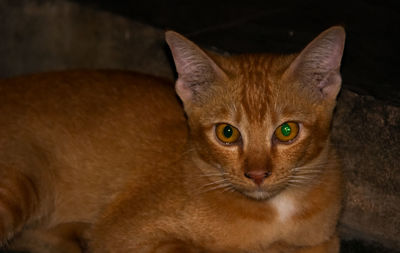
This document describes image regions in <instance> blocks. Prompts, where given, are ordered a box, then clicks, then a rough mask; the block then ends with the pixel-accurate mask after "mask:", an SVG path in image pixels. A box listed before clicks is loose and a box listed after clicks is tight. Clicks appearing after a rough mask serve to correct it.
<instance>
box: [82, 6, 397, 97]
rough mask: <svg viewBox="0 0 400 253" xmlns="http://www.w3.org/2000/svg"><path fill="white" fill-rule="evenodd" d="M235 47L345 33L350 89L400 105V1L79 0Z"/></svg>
mask: <svg viewBox="0 0 400 253" xmlns="http://www.w3.org/2000/svg"><path fill="white" fill-rule="evenodd" d="M75 2H78V3H80V4H84V5H88V6H92V7H93V8H100V9H104V10H107V11H111V12H115V13H118V14H120V15H123V16H126V17H128V18H132V19H134V20H138V21H141V22H143V23H146V24H150V25H153V26H155V27H158V28H162V29H173V30H176V31H178V32H180V33H182V34H184V35H185V36H187V37H189V38H190V39H192V40H194V41H196V42H197V43H199V44H200V45H203V46H205V47H213V48H214V49H217V50H218V49H219V50H224V51H228V52H231V53H243V52H247V53H248V52H278V53H281V52H296V51H299V50H301V49H302V48H303V47H304V46H305V45H306V44H307V43H308V42H309V41H311V40H312V39H313V38H314V37H315V36H316V35H318V34H319V33H320V32H322V31H323V30H324V29H326V28H328V27H330V26H332V25H342V26H344V27H345V29H346V31H347V41H346V51H345V55H344V59H343V63H342V66H343V67H342V74H343V80H344V83H343V84H344V87H346V88H348V89H350V90H352V91H356V92H357V93H359V94H368V95H372V96H374V97H376V98H378V99H383V100H386V101H388V102H390V103H393V104H395V105H400V87H399V82H400V76H399V74H398V70H399V68H400V64H399V59H398V56H399V55H400V54H399V42H400V40H399V39H398V35H399V31H400V30H399V28H400V18H399V16H400V1H398V0H385V1H377V0H375V1H374V0H349V1H317V0H313V1H268V0H265V1H226V0H223V1H216V0H215V1H184V0H170V1H163V0H144V1H105V0H100V1H96V0H75Z"/></svg>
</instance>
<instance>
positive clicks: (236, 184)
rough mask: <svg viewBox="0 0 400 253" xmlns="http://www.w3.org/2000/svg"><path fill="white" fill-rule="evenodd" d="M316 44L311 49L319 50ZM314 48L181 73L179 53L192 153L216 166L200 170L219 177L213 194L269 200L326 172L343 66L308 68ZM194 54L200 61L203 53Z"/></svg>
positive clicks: (202, 64) (204, 64) (206, 62)
mask: <svg viewBox="0 0 400 253" xmlns="http://www.w3.org/2000/svg"><path fill="white" fill-rule="evenodd" d="M339 33H340V31H339ZM321 36H322V35H321ZM339 36H340V35H339ZM325 37H326V35H325ZM342 37H343V36H342ZM316 41H317V42H318V38H317V39H316ZM313 43H314V44H315V43H316V42H314V41H313V42H312V43H311V44H310V45H311V46H310V45H309V46H308V47H307V48H310V47H311V49H313V50H315V49H314V48H313V46H314V44H313ZM339 44H340V42H339ZM170 45H171V43H170ZM189 46H192V45H191V44H189ZM177 48H178V50H179V48H181V45H180V46H177ZM307 48H306V49H305V51H306V53H302V54H300V55H299V56H297V57H295V56H271V55H243V56H238V57H230V58H223V57H214V59H213V60H211V58H207V55H205V54H204V52H200V57H199V58H200V59H197V61H195V65H193V66H190V65H188V64H187V63H186V65H185V69H183V70H182V69H181V73H180V70H179V66H178V65H179V64H180V63H179V59H177V57H176V54H177V53H176V52H175V54H174V57H175V61H176V62H177V69H178V73H179V74H180V79H178V81H177V92H178V94H179V95H180V97H181V98H182V100H183V102H184V104H185V110H186V112H187V114H188V118H189V124H190V129H191V141H192V145H193V148H194V149H195V150H196V153H197V154H198V155H199V156H200V158H201V159H202V160H203V161H205V162H206V163H207V164H209V165H210V166H205V167H204V168H200V169H201V170H202V173H203V174H204V175H205V176H207V175H220V177H219V178H220V179H218V180H219V182H218V184H217V185H216V186H214V188H216V189H217V188H218V186H220V189H222V190H236V191H239V192H241V193H243V194H245V195H247V196H249V197H252V198H256V199H266V198H269V197H271V196H273V195H275V194H277V193H278V192H279V191H281V190H282V189H284V188H286V187H288V186H296V185H301V184H306V183H309V182H310V181H311V180H312V178H313V177H314V176H316V175H318V173H319V172H320V171H321V169H322V168H323V165H324V164H323V163H324V162H325V159H322V158H321V157H323V155H324V149H325V148H326V146H327V145H329V141H328V139H329V126H330V120H331V116H332V110H333V108H334V105H335V97H336V95H337V92H338V90H339V87H340V76H338V75H339V74H338V72H337V69H338V66H334V68H333V70H332V69H329V71H328V72H327V73H318V72H316V70H315V69H312V68H310V66H308V65H306V66H304V61H305V59H306V60H307V59H308V58H306V57H309V54H310V53H309V52H307ZM172 49H173V48H172ZM318 49H320V48H318ZM196 50H197V49H196ZM308 50H310V49H308ZM339 50H342V47H341V49H340V46H339ZM188 51H190V53H191V54H192V55H191V56H190V57H191V59H190V60H191V61H193V59H194V56H193V55H196V52H195V53H194V52H193V51H191V50H186V51H185V52H186V54H188ZM173 52H174V49H173ZM197 54H198V53H197ZM203 54H204V55H203ZM304 54H306V55H305V56H304ZM340 56H341V52H340ZM182 57H183V58H185V57H189V56H188V55H186V56H182ZM203 57H204V58H203ZM315 57H316V58H318V56H314V58H315ZM299 58H300V60H299ZM304 58H305V59H304ZM181 59H182V58H181ZM334 60H335V61H336V62H338V60H337V59H334ZM210 61H211V63H210ZM339 62H340V59H339ZM214 64H215V65H214ZM318 64H320V62H319V63H318ZM337 64H338V63H337ZM210 65H211V66H210ZM333 65H334V64H333ZM188 66H189V67H188ZM191 68H192V69H191ZM310 69H311V70H310ZM186 70H188V71H189V72H190V75H188V73H185V71H186ZM317 70H318V69H317ZM306 71H312V73H311V74H307V73H305V72H306ZM310 75H312V77H311V78H314V79H317V80H313V79H309V78H310V77H309V76H310ZM323 82H325V83H323ZM332 86H336V87H332ZM217 178H218V177H217ZM211 185H212V184H211ZM218 189H219V188H218Z"/></svg>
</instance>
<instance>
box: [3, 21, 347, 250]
mask: <svg viewBox="0 0 400 253" xmlns="http://www.w3.org/2000/svg"><path fill="white" fill-rule="evenodd" d="M167 41H168V44H169V45H170V47H171V50H172V53H173V56H174V59H175V63H176V66H177V71H178V74H179V78H178V81H177V83H176V90H177V93H178V95H179V96H180V98H181V100H182V102H183V104H184V109H185V112H186V114H187V117H188V119H187V121H186V120H185V118H184V116H183V110H182V108H181V107H180V105H179V103H178V101H177V98H176V97H175V95H174V93H173V91H172V88H171V87H172V86H169V85H168V84H167V83H164V82H162V81H160V80H157V79H153V78H151V77H147V76H141V75H131V74H127V73H113V72H108V73H97V72H92V73H88V74H83V73H77V72H75V73H70V74H53V76H51V75H49V76H47V77H46V76H36V77H35V76H34V77H31V78H30V79H15V80H14V81H6V82H5V83H2V84H1V86H0V87H1V89H0V92H1V94H2V96H3V94H7V96H6V97H5V98H6V99H5V100H3V101H5V102H3V101H1V102H0V103H1V106H0V110H2V111H1V117H0V123H1V125H2V129H1V133H0V153H1V154H0V165H1V166H2V167H1V170H0V173H2V180H1V181H0V187H2V188H3V189H5V190H3V191H2V192H7V191H8V190H7V187H8V186H7V184H6V183H3V182H7V180H4V179H3V178H7V177H10V176H9V175H11V174H10V173H9V172H10V171H13V170H17V171H20V172H21V173H20V174H24V175H27V176H28V178H30V179H29V180H28V179H24V178H22V179H19V180H25V181H26V182H28V184H24V185H28V186H29V187H31V188H29V189H25V190H19V191H20V192H21V193H20V195H21V196H25V195H29V194H30V195H32V196H31V197H29V198H28V199H35V198H37V197H38V196H39V197H40V199H41V202H40V203H36V202H35V201H31V200H30V201H25V202H26V203H28V204H29V203H31V204H30V205H27V206H24V205H25V204H21V207H22V208H21V209H23V210H28V209H29V208H31V209H32V210H36V212H32V211H30V212H29V211H24V212H23V213H22V215H21V216H18V215H17V214H16V213H15V212H14V210H17V209H16V208H18V207H15V208H14V209H13V205H12V203H10V202H12V200H10V198H9V197H7V195H4V194H3V195H0V196H2V198H0V200H3V198H4V199H5V201H2V202H0V205H2V206H0V207H2V208H1V209H0V214H1V216H0V217H1V218H2V220H0V222H2V223H0V225H2V226H3V227H0V229H3V231H4V226H5V225H8V224H7V218H9V217H10V214H11V213H13V212H14V214H13V215H11V216H15V217H17V218H16V221H20V222H19V223H18V222H17V223H15V224H13V225H9V227H7V228H8V229H7V228H6V231H7V232H11V231H18V230H20V229H21V228H22V224H25V223H27V224H28V227H29V226H32V227H34V225H31V223H32V222H28V221H35V220H38V218H41V220H40V222H38V223H37V224H38V225H36V227H39V228H43V227H44V228H51V227H53V226H57V225H58V224H61V225H59V229H57V228H56V229H55V230H56V231H50V233H53V232H54V233H55V234H57V233H58V234H59V235H60V237H62V236H64V235H65V230H67V231H69V232H68V233H67V234H68V235H69V237H71V233H72V234H74V235H75V234H76V233H79V232H80V230H85V229H86V228H87V230H85V237H87V238H86V239H88V240H89V250H90V251H91V252H143V253H144V252H146V253H147V252H270V253H273V252H338V239H337V236H336V232H335V231H336V223H337V219H338V215H339V212H340V201H341V186H340V181H341V180H340V166H339V164H338V162H337V158H336V155H335V152H334V150H333V149H332V147H331V145H330V142H329V132H330V131H329V129H330V122H331V117H332V111H333V109H334V106H335V98H336V95H337V93H338V91H339V89H340V81H341V80H340V75H339V73H338V70H339V66H340V59H341V55H342V51H343V43H344V32H343V29H342V28H338V27H336V28H332V29H330V30H327V31H326V32H324V33H323V34H321V35H320V36H319V37H318V38H317V39H315V40H314V41H313V42H311V43H310V44H309V45H308V46H307V47H306V49H304V50H303V52H302V53H301V54H299V55H297V56H296V55H290V56H277V55H244V56H235V57H227V58H225V57H221V56H217V55H207V54H206V53H204V52H203V51H202V50H200V49H199V48H198V47H197V46H195V45H194V44H193V43H191V42H190V41H187V40H186V39H185V38H183V37H181V36H179V35H178V34H175V33H172V32H170V33H168V34H167ZM63 75H65V76H63ZM83 75H86V77H84V76H83ZM35 78H36V79H35ZM29 82H32V83H34V84H35V85H31V86H30V85H28V83H29ZM21 83H23V84H21ZM37 83H39V84H37ZM36 85H37V86H36ZM11 86H13V87H11ZM18 86H21V87H19V88H18ZM51 86H53V87H51ZM97 86H99V87H97ZM3 87H5V88H3ZM54 87H55V88H54ZM53 88H54V91H50V90H53ZM32 89H35V90H32ZM41 90H42V91H45V90H47V91H46V92H45V93H44V95H39V93H38V91H41ZM21 94H22V95H21ZM41 96H42V97H41ZM3 115H4V116H3ZM14 115H16V116H14ZM3 125H5V127H3ZM187 125H189V128H190V134H189V135H188V134H187V133H188V132H187ZM278 130H279V131H278ZM10 133H12V134H10ZM15 136H16V137H15ZM27 154H28V155H27ZM21 157H23V158H22V159H21ZM3 175H4V176H3ZM18 177H20V178H21V176H19V175H18ZM12 180H14V179H10V180H9V181H10V182H11V181H12ZM24 187H25V186H24ZM25 188H26V187H25ZM35 190H36V191H35ZM17 192H18V191H17ZM32 192H33V193H34V194H33V193H32ZM3 196H6V197H3ZM21 200H24V197H22V198H21ZM7 201H8V202H7ZM17 203H24V202H23V201H22V202H21V201H19V202H17ZM26 207H29V208H28V209H27V208H26ZM103 209H104V210H105V211H104V212H103ZM25 213H30V214H33V215H26V217H30V218H29V219H27V220H24V219H23V218H22V217H25V216H24V215H25ZM93 223H94V224H95V225H94V226H93V228H91V227H90V226H85V225H82V224H89V225H91V224H93ZM63 224H64V225H63ZM10 228H11V229H10ZM32 231H33V229H32ZM60 231H61V232H60ZM71 231H72V232H71ZM25 234H27V236H24V235H22V237H21V238H22V239H20V241H21V244H23V241H26V240H29V238H30V237H31V238H35V236H37V234H40V233H38V232H29V230H27V232H25ZM0 235H1V236H2V237H3V238H5V237H6V236H7V234H5V233H4V232H2V231H0ZM25 237H26V238H25ZM44 237H46V236H44ZM67 237H68V236H67ZM72 237H73V236H72ZM73 239H74V238H73ZM72 241H73V240H72ZM17 242H18V240H17ZM55 247H57V245H56V246H55ZM77 250H78V251H79V248H77ZM67 252H68V251H67Z"/></svg>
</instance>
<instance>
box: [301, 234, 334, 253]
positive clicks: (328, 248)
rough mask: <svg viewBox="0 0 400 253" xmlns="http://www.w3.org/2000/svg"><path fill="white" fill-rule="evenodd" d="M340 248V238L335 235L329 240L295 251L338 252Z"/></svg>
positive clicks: (311, 252) (314, 252) (305, 252)
mask: <svg viewBox="0 0 400 253" xmlns="http://www.w3.org/2000/svg"><path fill="white" fill-rule="evenodd" d="M339 249H340V240H339V237H338V236H336V235H335V236H333V237H332V238H331V239H330V240H328V241H325V242H323V243H321V244H318V245H315V246H311V247H303V248H301V249H299V250H297V251H295V253H338V252H339Z"/></svg>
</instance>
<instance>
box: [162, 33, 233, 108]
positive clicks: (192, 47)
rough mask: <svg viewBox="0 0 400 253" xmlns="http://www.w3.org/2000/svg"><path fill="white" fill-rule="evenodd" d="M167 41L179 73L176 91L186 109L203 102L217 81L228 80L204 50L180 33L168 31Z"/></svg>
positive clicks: (166, 34)
mask: <svg viewBox="0 0 400 253" xmlns="http://www.w3.org/2000/svg"><path fill="white" fill-rule="evenodd" d="M165 39H166V41H167V43H168V45H169V47H170V49H171V52H172V56H173V57H174V61H175V66H176V71H177V72H178V80H177V81H176V85H175V89H176V92H177V93H178V95H179V97H180V98H181V99H182V101H183V103H184V105H185V107H186V108H187V107H188V106H189V105H191V104H193V103H196V102H197V101H199V100H201V98H202V97H203V95H205V94H206V93H207V92H209V91H210V90H211V89H210V88H211V87H210V86H211V85H213V84H214V83H215V82H216V81H218V80H223V79H225V78H227V77H226V74H225V72H224V71H223V70H222V69H221V68H220V67H219V66H218V65H217V64H216V63H215V62H214V61H213V60H212V59H211V58H210V57H209V56H208V55H207V54H206V53H205V52H204V51H203V50H201V49H200V48H199V47H198V46H197V45H196V44H194V43H193V42H191V41H190V40H188V39H186V38H185V37H183V36H182V35H180V34H179V33H176V32H173V31H168V32H166V33H165Z"/></svg>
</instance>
